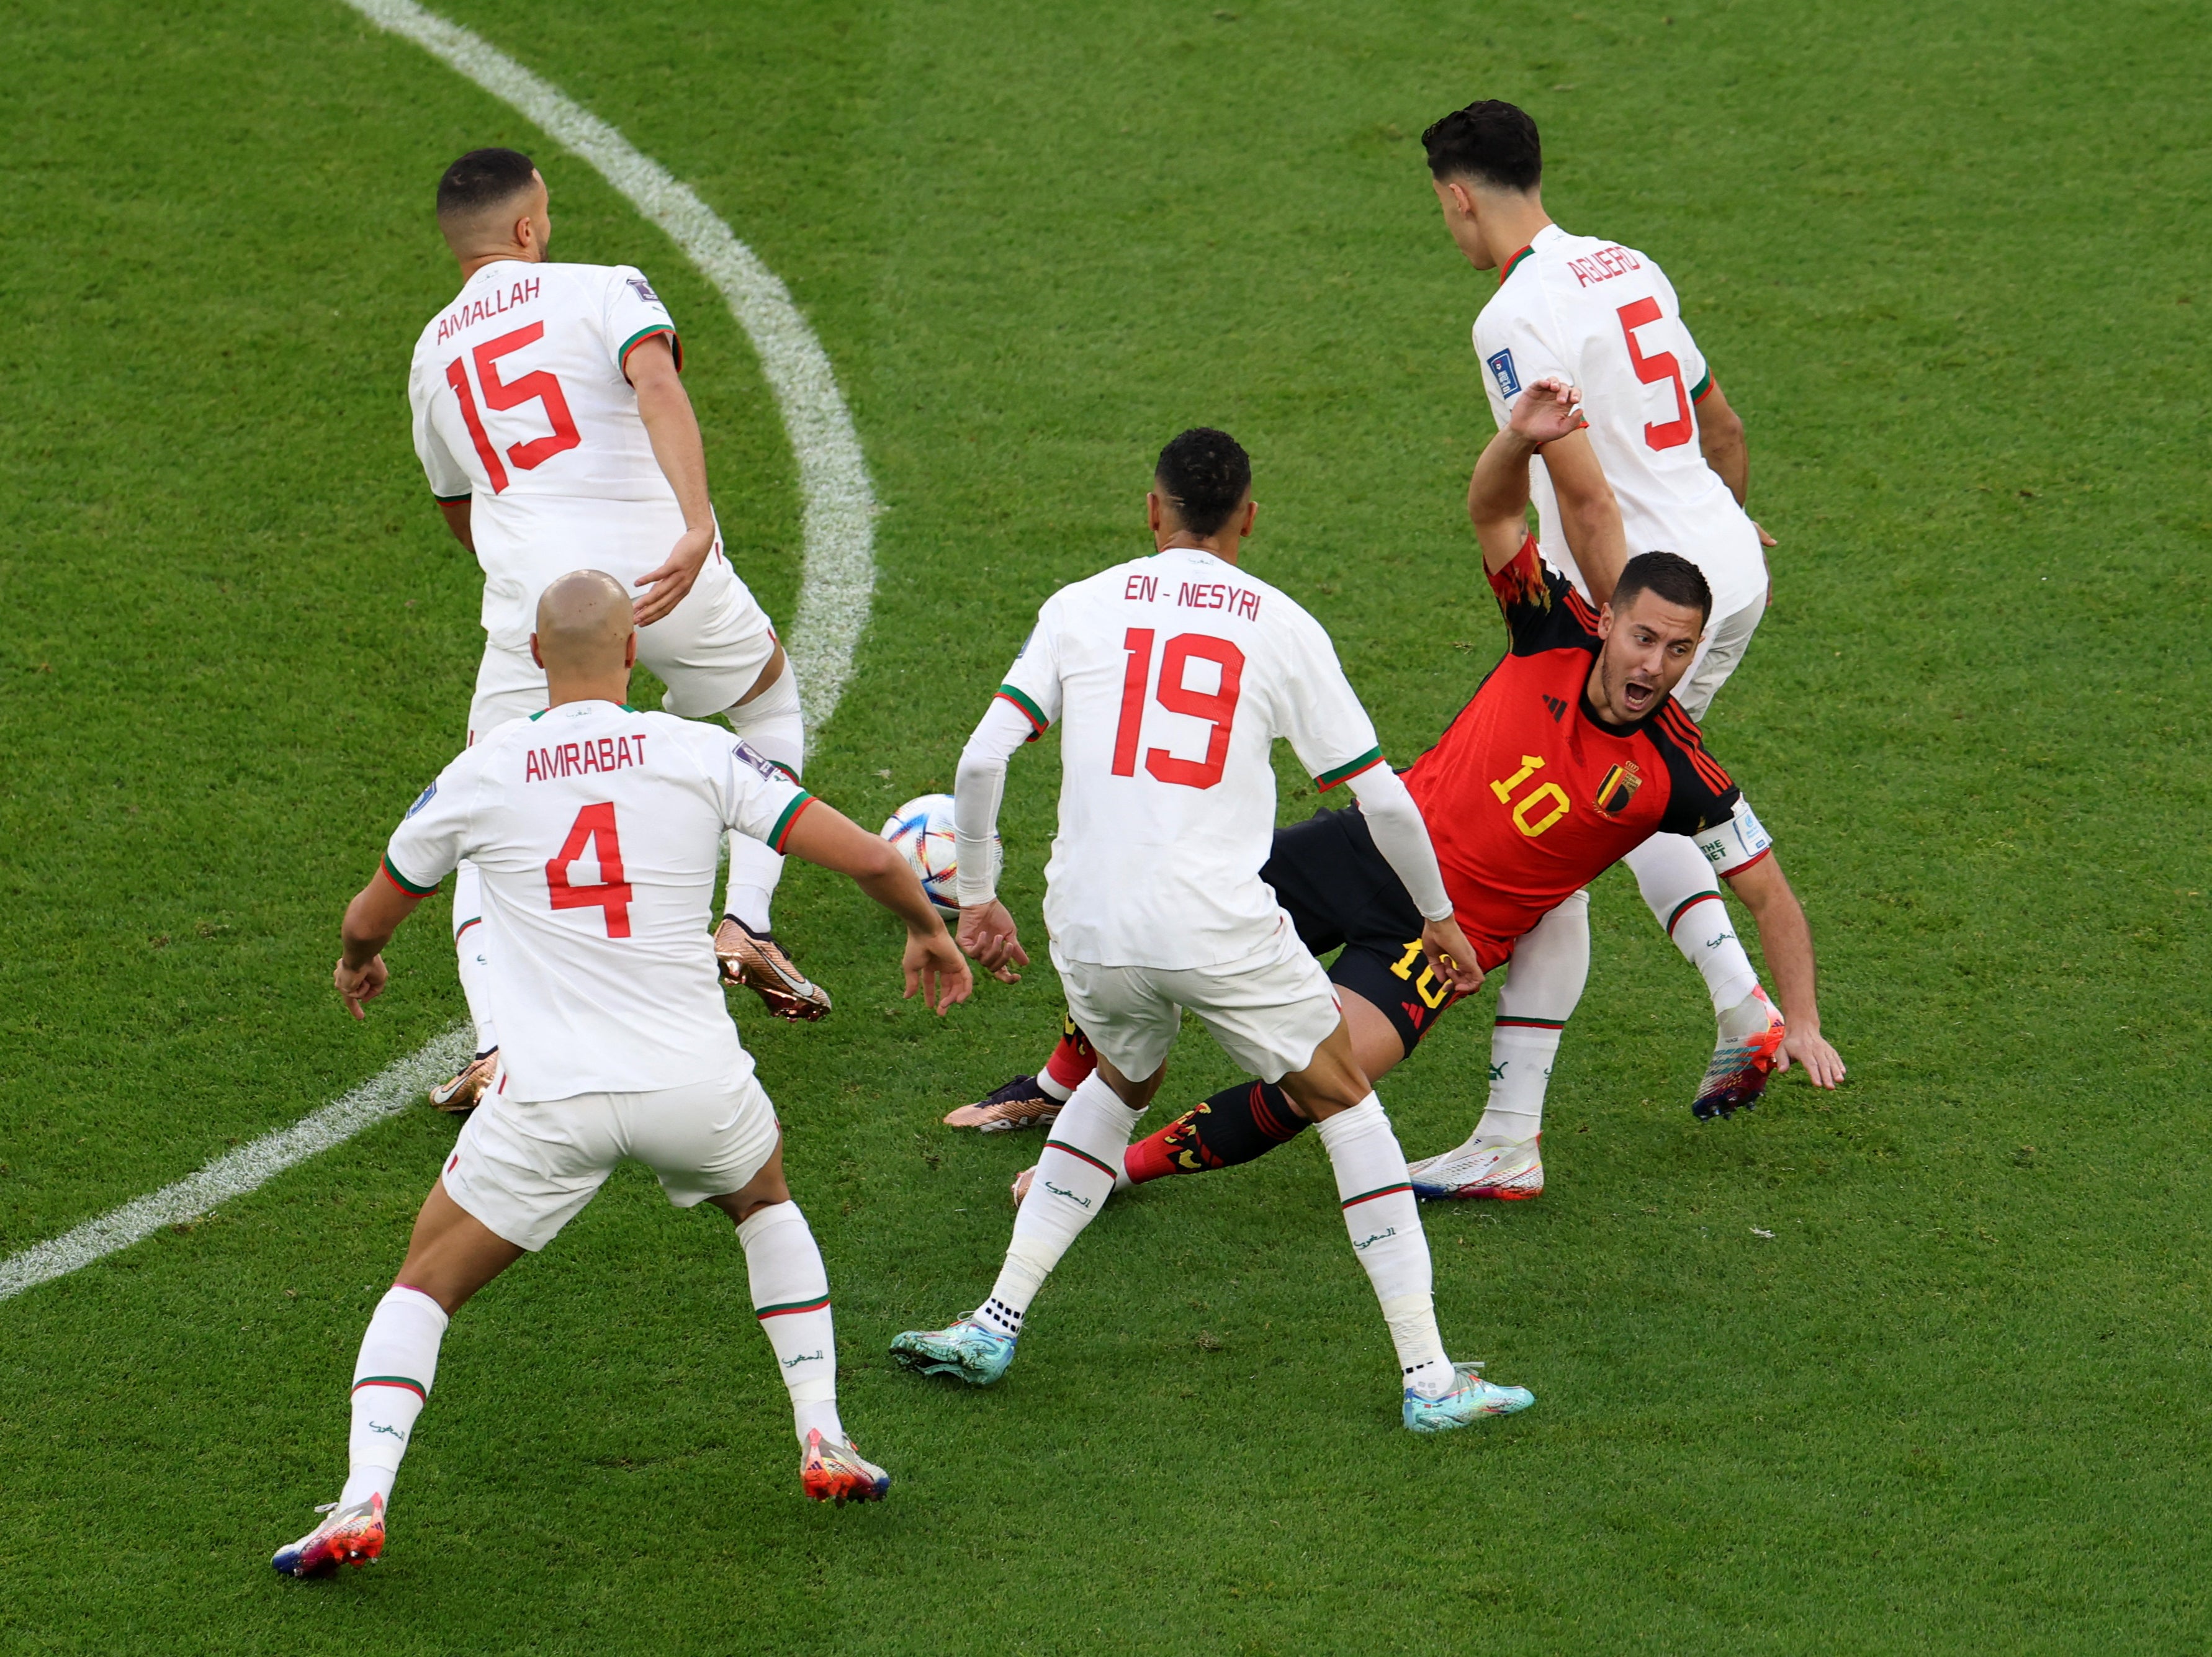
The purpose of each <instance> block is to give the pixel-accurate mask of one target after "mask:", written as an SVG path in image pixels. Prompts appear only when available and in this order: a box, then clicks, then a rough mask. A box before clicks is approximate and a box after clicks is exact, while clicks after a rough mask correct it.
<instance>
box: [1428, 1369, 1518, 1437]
mask: <svg viewBox="0 0 2212 1657" xmlns="http://www.w3.org/2000/svg"><path fill="white" fill-rule="evenodd" d="M1481 1367H1482V1366H1481V1365H1480V1364H1478V1363H1455V1364H1454V1365H1452V1375H1453V1376H1454V1378H1455V1379H1456V1380H1457V1381H1458V1382H1459V1385H1458V1386H1456V1387H1453V1388H1452V1390H1451V1391H1450V1392H1449V1393H1445V1394H1444V1395H1443V1397H1442V1398H1423V1397H1422V1396H1421V1395H1420V1394H1419V1393H1416V1392H1415V1391H1414V1390H1413V1388H1412V1387H1407V1389H1406V1405H1405V1421H1406V1430H1407V1432H1409V1433H1448V1432H1449V1431H1451V1429H1453V1428H1455V1427H1466V1426H1470V1425H1472V1424H1473V1423H1475V1422H1478V1421H1480V1420H1481V1419H1482V1418H1483V1417H1485V1416H1510V1415H1512V1414H1515V1413H1516V1412H1517V1411H1522V1410H1525V1409H1527V1408H1528V1406H1529V1405H1532V1404H1534V1402H1535V1401H1536V1395H1535V1394H1534V1393H1532V1392H1530V1391H1529V1390H1528V1388H1527V1387H1493V1386H1492V1385H1491V1383H1490V1382H1488V1381H1485V1380H1484V1379H1483V1378H1482V1377H1481V1376H1480V1375H1477V1374H1475V1371H1476V1370H1477V1369H1480V1368H1481Z"/></svg>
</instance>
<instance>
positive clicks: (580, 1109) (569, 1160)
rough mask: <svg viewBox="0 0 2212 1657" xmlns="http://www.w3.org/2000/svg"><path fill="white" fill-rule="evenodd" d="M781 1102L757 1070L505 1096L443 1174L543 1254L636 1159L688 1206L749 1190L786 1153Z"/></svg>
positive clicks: (459, 1195)
mask: <svg viewBox="0 0 2212 1657" xmlns="http://www.w3.org/2000/svg"><path fill="white" fill-rule="evenodd" d="M777 1132H778V1130H777V1127H776V1120H775V1108H774V1107H773V1106H772V1105H770V1104H769V1098H768V1095H767V1094H766V1093H765V1092H763V1090H762V1089H761V1085H760V1083H758V1082H757V1081H756V1080H754V1079H753V1078H752V1077H750V1076H749V1077H745V1078H744V1080H743V1081H742V1082H729V1081H724V1080H720V1079H717V1080H715V1081H712V1082H699V1083H694V1084H693V1085H691V1086H690V1087H683V1088H667V1089H662V1090H661V1091H659V1092H658V1093H579V1094H576V1095H574V1096H571V1097H569V1098H567V1099H549V1100H542V1101H539V1102H536V1103H533V1104H525V1103H521V1102H518V1101H515V1100H511V1099H499V1098H495V1099H493V1100H491V1101H490V1102H489V1103H486V1104H482V1105H478V1106H477V1108H476V1110H475V1111H474V1112H473V1113H472V1114H471V1115H470V1117H469V1120H467V1121H466V1122H465V1123H463V1124H462V1125H461V1137H460V1140H459V1143H458V1144H456V1145H455V1146H454V1147H453V1155H452V1156H450V1157H448V1158H447V1162H446V1171H445V1173H444V1174H443V1175H441V1177H442V1178H443V1180H444V1181H445V1184H446V1194H447V1196H449V1197H451V1198H452V1199H453V1200H454V1201H455V1202H457V1203H459V1205H461V1206H462V1207H463V1208H465V1209H466V1210H467V1211H469V1212H470V1213H471V1214H473V1215H474V1216H475V1217H477V1219H479V1220H481V1221H483V1223H484V1224H485V1226H486V1227H487V1228H489V1229H490V1230H491V1231H492V1232H493V1234H494V1235H497V1236H501V1237H504V1238H505V1239H506V1240H507V1241H509V1242H511V1243H513V1245H514V1246H515V1247H517V1248H527V1249H530V1250H531V1251H532V1252H533V1253H534V1252H536V1251H537V1250H538V1249H540V1248H543V1247H545V1245H546V1244H547V1243H550V1242H551V1241H553V1239H554V1238H555V1237H556V1235H559V1233H560V1230H561V1228H562V1226H564V1225H566V1224H568V1222H569V1221H570V1220H572V1219H574V1218H575V1217H576V1216H577V1215H578V1214H580V1213H581V1212H582V1211H583V1207H584V1205H585V1204H586V1203H588V1202H590V1201H591V1200H592V1198H593V1197H594V1196H596V1195H597V1194H598V1193H599V1187H601V1186H602V1185H604V1184H605V1183H606V1178H607V1175H608V1174H611V1173H613V1172H614V1169H615V1164H616V1163H617V1162H621V1161H622V1160H623V1158H624V1157H626V1156H632V1157H635V1158H636V1159H637V1160H638V1161H639V1162H643V1163H644V1164H645V1165H646V1166H647V1168H651V1169H652V1170H653V1172H654V1173H655V1174H659V1176H660V1188H661V1189H662V1190H663V1191H665V1192H666V1193H668V1200H669V1201H670V1202H671V1203H672V1204H674V1205H676V1206H677V1207H678V1208H690V1207H694V1206H696V1205H698V1204H700V1203H702V1202H704V1201H706V1200H707V1199H708V1198H709V1197H726V1196H728V1195H729V1194H730V1193H732V1192H734V1191H742V1190H743V1189H744V1187H745V1186H746V1185H747V1184H748V1183H749V1182H750V1181H751V1179H752V1177H753V1175H754V1174H757V1173H759V1172H760V1171H761V1169H762V1168H763V1167H765V1166H766V1165H767V1162H768V1159H769V1157H770V1156H774V1155H775V1146H776V1135H777Z"/></svg>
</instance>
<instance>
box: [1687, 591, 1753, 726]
mask: <svg viewBox="0 0 2212 1657" xmlns="http://www.w3.org/2000/svg"><path fill="white" fill-rule="evenodd" d="M1765 614H1766V595H1765V593H1763V592H1762V593H1760V594H1759V597H1758V598H1754V599H1753V600H1752V601H1751V602H1750V603H1749V604H1746V605H1745V606H1744V607H1743V608H1742V609H1741V610H1731V611H1729V614H1727V615H1726V616H1722V617H1721V618H1720V620H1719V621H1717V622H1714V623H1713V624H1712V625H1711V627H1709V628H1706V629H1705V642H1704V643H1703V644H1701V645H1699V646H1698V653H1697V654H1696V655H1695V656H1693V657H1692V658H1691V659H1690V671H1688V672H1687V673H1685V674H1684V675H1683V676H1682V677H1681V682H1680V683H1678V684H1677V685H1675V687H1674V700H1675V701H1678V702H1680V704H1681V705H1682V711H1683V712H1684V713H1687V714H1688V715H1689V716H1690V717H1691V718H1692V719H1695V720H1696V721H1697V722H1698V723H1699V724H1700V725H1703V724H1704V723H1705V710H1706V709H1707V708H1709V707H1711V706H1712V705H1713V698H1714V697H1716V696H1717V695H1720V693H1721V687H1722V686H1723V685H1724V684H1726V683H1728V679H1729V674H1731V673H1733V672H1735V671H1736V669H1737V667H1739V666H1740V665H1741V664H1742V662H1743V653H1744V652H1745V651H1747V650H1748V649H1750V648H1751V635H1752V634H1754V633H1756V632H1758V631H1759V619H1760V618H1761V617H1762V616H1765Z"/></svg>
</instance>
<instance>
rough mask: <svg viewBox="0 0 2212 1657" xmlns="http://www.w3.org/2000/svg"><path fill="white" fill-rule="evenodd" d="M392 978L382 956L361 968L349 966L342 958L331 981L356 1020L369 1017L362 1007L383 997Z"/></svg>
mask: <svg viewBox="0 0 2212 1657" xmlns="http://www.w3.org/2000/svg"><path fill="white" fill-rule="evenodd" d="M391 977H392V974H391V972H390V971H389V970H388V969H387V968H386V967H385V964H384V957H383V956H380V955H374V956H370V957H369V958H368V965H367V966H365V967H361V968H354V967H349V966H347V965H346V963H345V957H344V956H339V957H338V964H337V967H336V968H334V969H333V970H332V971H331V982H332V983H334V984H336V985H337V987H338V994H339V995H340V996H342V997H343V998H344V1000H345V1004H346V1011H348V1012H349V1013H351V1014H352V1015H353V1016H354V1017H356V1018H366V1017H368V1014H367V1013H365V1012H363V1011H362V1004H363V1003H364V1002H368V1001H374V1000H375V999H376V998H377V997H378V996H380V995H382V994H383V993H384V986H385V985H386V983H387V982H388V981H390V980H391Z"/></svg>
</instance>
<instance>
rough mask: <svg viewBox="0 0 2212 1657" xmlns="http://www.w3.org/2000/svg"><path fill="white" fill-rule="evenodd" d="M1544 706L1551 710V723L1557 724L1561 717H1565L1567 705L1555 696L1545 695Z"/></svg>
mask: <svg viewBox="0 0 2212 1657" xmlns="http://www.w3.org/2000/svg"><path fill="white" fill-rule="evenodd" d="M1544 706H1545V707H1548V708H1550V709H1551V710H1552V723H1553V725H1557V724H1558V723H1559V721H1560V720H1561V719H1565V718H1566V717H1567V705H1566V704H1565V702H1563V701H1560V700H1559V698H1558V697H1557V696H1547V697H1545V698H1544Z"/></svg>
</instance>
